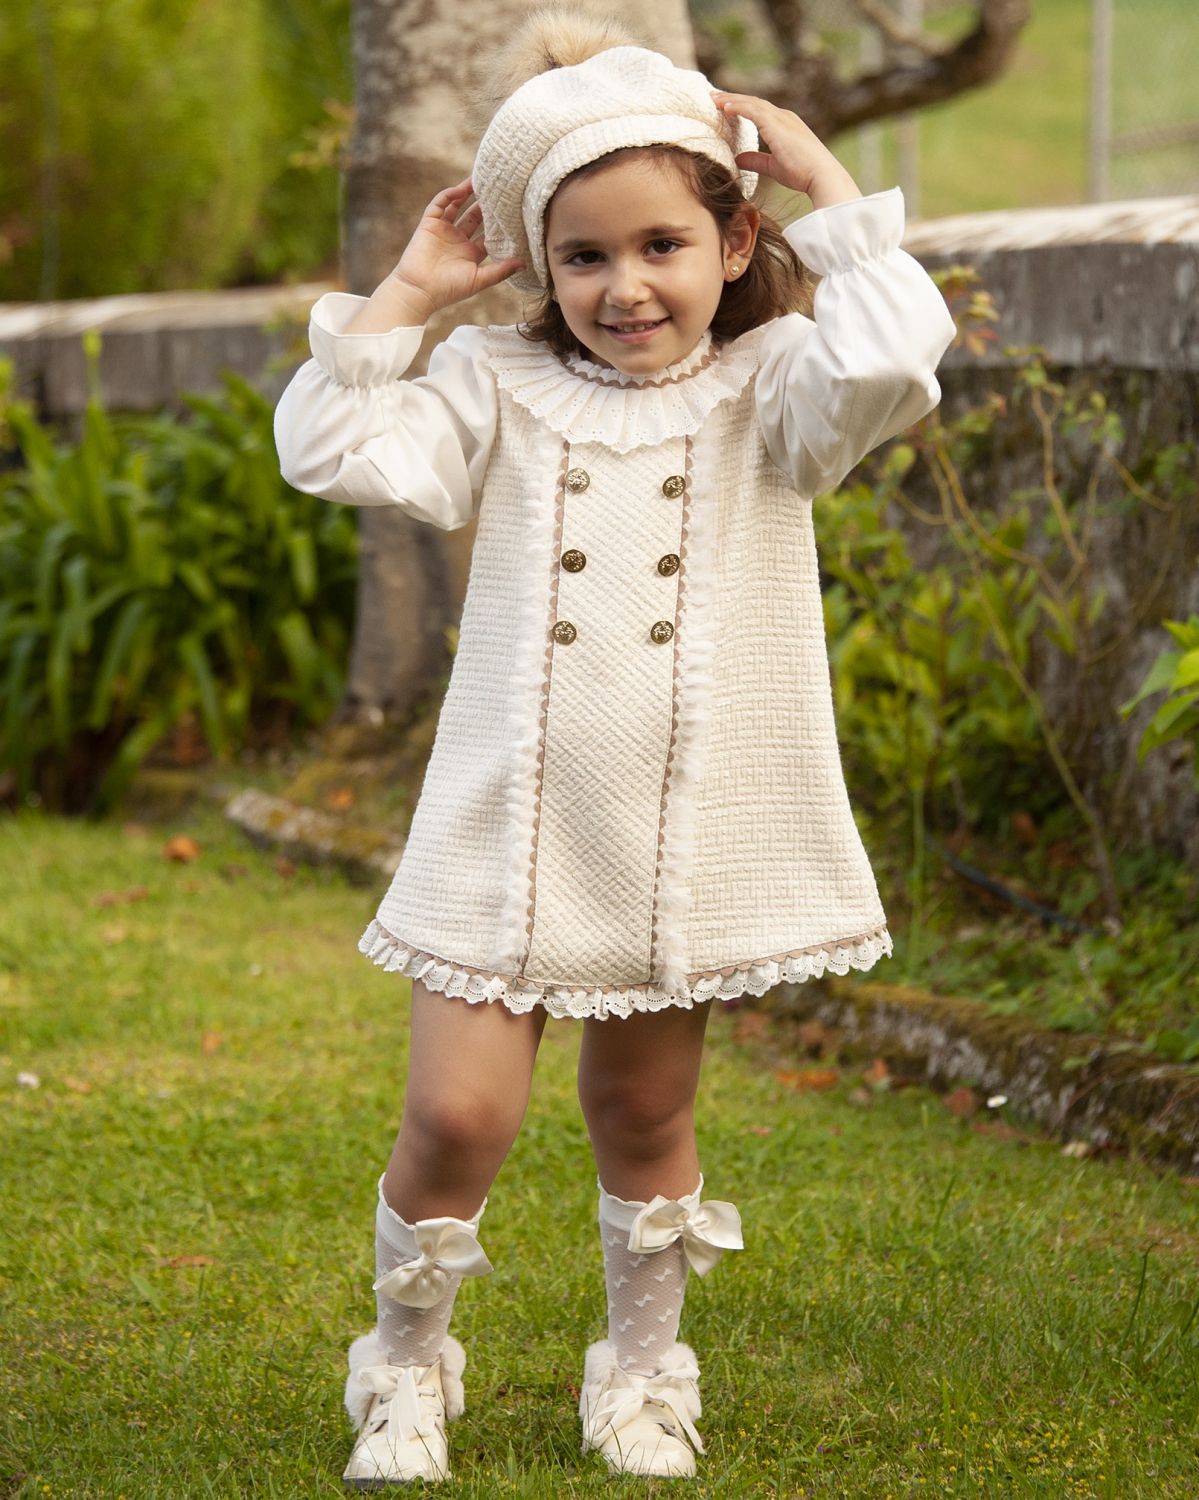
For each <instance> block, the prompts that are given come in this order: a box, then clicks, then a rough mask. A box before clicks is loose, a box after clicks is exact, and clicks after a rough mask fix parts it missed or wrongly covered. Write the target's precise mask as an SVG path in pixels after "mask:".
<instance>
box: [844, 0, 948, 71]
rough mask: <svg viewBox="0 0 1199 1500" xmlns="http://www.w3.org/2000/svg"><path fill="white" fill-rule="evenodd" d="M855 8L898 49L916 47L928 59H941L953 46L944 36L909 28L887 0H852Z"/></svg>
mask: <svg viewBox="0 0 1199 1500" xmlns="http://www.w3.org/2000/svg"><path fill="white" fill-rule="evenodd" d="M852 4H853V8H854V9H855V10H856V11H857V12H858V14H859V15H860V16H862V17H863V18H864V19H865V20H867V21H869V22H870V24H871V25H872V26H874V27H876V28H877V29H878V30H879V31H881V32H882V34H883V35H884V36H885V37H886V38H887V40H888V41H890V42H894V43H895V45H896V46H898V47H914V48H915V49H916V50H917V51H918V52H923V53H924V55H925V56H926V57H939V56H940V55H941V54H942V53H943V52H948V51H949V49H950V47H951V46H952V45H953V43H952V42H950V41H948V40H947V39H946V38H945V37H942V36H932V35H931V34H930V33H929V32H927V31H922V30H921V29H920V28H919V27H918V26H907V25H905V24H904V22H903V21H901V20H900V19H899V17H898V16H897V15H896V14H895V12H894V11H893V10H892V9H891V8H890V6H889V5H888V4H887V3H886V0H852Z"/></svg>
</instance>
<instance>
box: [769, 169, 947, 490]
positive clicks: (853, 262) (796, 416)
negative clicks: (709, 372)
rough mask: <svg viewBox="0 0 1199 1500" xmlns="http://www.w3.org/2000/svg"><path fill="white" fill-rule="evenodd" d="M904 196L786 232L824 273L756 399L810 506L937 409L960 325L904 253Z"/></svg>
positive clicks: (781, 336) (782, 463)
mask: <svg viewBox="0 0 1199 1500" xmlns="http://www.w3.org/2000/svg"><path fill="white" fill-rule="evenodd" d="M903 226H904V209H903V194H902V192H901V191H900V189H899V188H891V189H890V190H888V191H887V192H882V193H873V194H871V195H870V196H868V197H865V198H858V199H854V200H853V201H852V202H849V203H838V204H835V205H833V206H831V207H829V208H822V209H817V210H815V211H814V212H813V213H811V214H809V215H808V216H807V217H806V218H803V219H800V220H798V221H797V222H796V223H794V224H791V225H789V226H788V228H787V229H785V230H784V234H785V235H786V238H787V240H788V241H789V242H790V244H791V246H792V248H793V249H794V250H795V252H796V254H797V255H798V256H799V258H800V259H801V260H802V261H803V263H804V264H805V265H806V266H807V267H808V268H809V269H810V270H812V271H814V272H816V274H817V275H818V276H820V277H821V281H820V283H819V285H818V286H817V288H816V293H815V297H814V298H813V309H812V311H813V314H814V318H815V321H813V319H811V318H806V317H804V316H803V314H802V313H788V314H787V315H786V316H785V317H782V318H779V319H778V320H777V321H776V322H774V323H772V324H770V325H769V326H768V328H767V330H766V332H765V334H764V336H763V339H762V344H761V349H760V362H759V369H758V375H757V380H756V382H755V396H756V403H757V412H758V419H759V421H760V422H761V425H762V433H763V437H764V440H765V443H766V450H767V452H768V453H769V454H770V457H771V458H772V459H773V461H774V463H775V464H776V465H777V466H778V467H779V468H780V469H781V470H782V471H783V472H784V473H785V474H786V475H787V476H788V478H789V479H790V480H791V481H792V483H793V484H794V485H795V487H796V489H797V490H798V491H799V493H800V494H801V495H803V496H805V497H807V498H810V497H812V496H813V495H819V494H822V493H823V492H824V491H825V490H830V489H832V488H834V487H835V486H836V485H837V484H839V483H840V482H841V480H842V479H844V477H845V475H846V474H847V473H848V472H849V470H850V469H852V468H853V466H854V464H856V463H857V462H858V460H859V459H861V458H863V457H864V456H865V455H866V454H867V453H869V452H870V451H871V449H872V448H876V447H877V446H878V445H879V444H880V443H882V442H884V441H885V440H886V439H887V438H889V437H893V436H894V435H895V434H896V433H897V432H902V431H903V429H904V428H905V427H908V426H910V425H911V423H913V422H915V421H917V420H918V419H919V418H920V417H922V416H924V415H925V413H926V412H930V411H932V409H933V407H935V406H936V404H937V402H938V401H940V399H941V387H940V385H939V384H938V383H937V379H936V374H935V371H936V368H937V363H938V361H939V360H940V358H941V356H942V355H943V354H944V352H945V350H946V349H947V348H948V346H949V344H950V341H951V340H952V339H953V336H954V331H955V330H954V323H953V319H952V318H951V317H950V315H949V310H948V308H947V307H946V306H945V301H944V298H943V297H942V296H941V294H940V292H939V291H938V290H937V287H936V285H935V284H934V282H933V281H932V279H931V277H930V276H929V275H928V273H927V272H926V271H925V270H924V268H923V267H922V266H921V265H920V263H919V262H918V261H917V260H915V259H914V258H913V257H912V256H911V255H909V254H908V253H907V252H906V251H905V250H901V249H900V248H899V242H900V239H901V238H902V236H903Z"/></svg>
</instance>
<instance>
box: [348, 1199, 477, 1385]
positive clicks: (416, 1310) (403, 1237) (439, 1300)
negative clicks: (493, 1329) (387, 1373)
mask: <svg viewBox="0 0 1199 1500" xmlns="http://www.w3.org/2000/svg"><path fill="white" fill-rule="evenodd" d="M486 1207H487V1199H486V1198H484V1200H483V1203H482V1205H481V1206H480V1208H479V1209H478V1211H477V1212H476V1213H475V1214H474V1215H473V1217H472V1218H470V1219H454V1218H449V1217H446V1218H439V1219H418V1220H417V1221H416V1222H415V1223H414V1224H409V1223H408V1222H407V1221H406V1220H405V1219H402V1218H401V1217H400V1216H399V1214H397V1213H396V1211H395V1210H394V1209H393V1208H392V1207H391V1206H390V1205H389V1204H388V1202H387V1200H386V1199H385V1198H384V1196H383V1179H382V1178H380V1179H379V1204H378V1208H377V1209H376V1211H375V1295H376V1301H377V1309H378V1323H379V1337H380V1339H381V1340H382V1342H383V1347H384V1348H385V1350H386V1351H387V1359H388V1362H389V1363H391V1364H393V1365H427V1364H429V1363H430V1362H431V1361H432V1360H434V1359H436V1358H437V1356H438V1354H440V1353H441V1350H442V1347H443V1345H444V1344H445V1337H446V1333H447V1332H448V1330H449V1326H450V1315H451V1313H452V1312H453V1310H454V1299H455V1297H456V1296H457V1295H458V1288H459V1287H460V1286H461V1285H462V1279H463V1277H464V1276H484V1275H486V1274H487V1272H488V1271H490V1270H491V1263H490V1262H489V1261H488V1259H487V1257H486V1255H484V1253H483V1250H482V1247H481V1246H480V1245H479V1243H478V1239H477V1237H476V1236H477V1231H478V1228H479V1220H480V1219H481V1218H482V1217H483V1210H484V1209H485V1208H486Z"/></svg>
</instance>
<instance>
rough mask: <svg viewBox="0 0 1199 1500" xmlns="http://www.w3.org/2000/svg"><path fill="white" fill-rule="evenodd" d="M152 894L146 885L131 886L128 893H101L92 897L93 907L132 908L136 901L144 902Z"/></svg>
mask: <svg viewBox="0 0 1199 1500" xmlns="http://www.w3.org/2000/svg"><path fill="white" fill-rule="evenodd" d="M149 894H150V887H149V886H146V885H131V886H130V887H129V889H128V890H127V891H100V892H98V893H97V894H96V895H95V896H93V897H92V905H93V906H130V905H132V903H133V902H134V901H144V900H145V899H146V897H147V896H148V895H149Z"/></svg>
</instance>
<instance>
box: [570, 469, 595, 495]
mask: <svg viewBox="0 0 1199 1500" xmlns="http://www.w3.org/2000/svg"><path fill="white" fill-rule="evenodd" d="M590 483H591V475H590V474H588V472H587V470H586V469H567V471H566V488H567V489H568V490H570V491H572V493H574V494H576V495H581V494H582V493H583V491H584V490H585V489H586V488H587V486H588V485H589V484H590Z"/></svg>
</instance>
